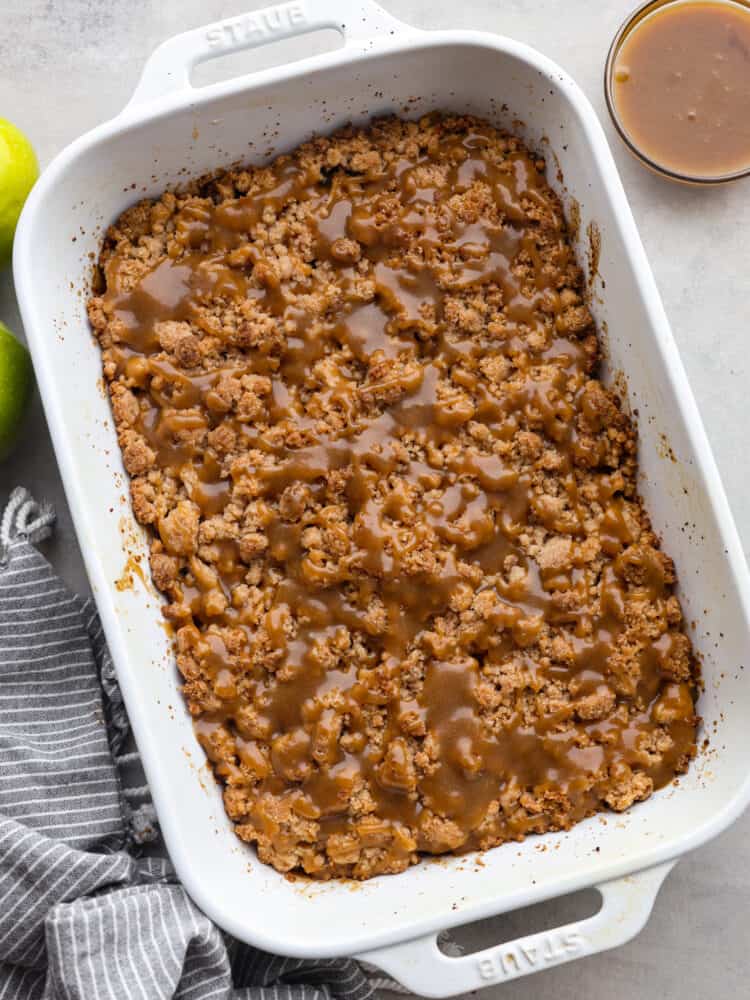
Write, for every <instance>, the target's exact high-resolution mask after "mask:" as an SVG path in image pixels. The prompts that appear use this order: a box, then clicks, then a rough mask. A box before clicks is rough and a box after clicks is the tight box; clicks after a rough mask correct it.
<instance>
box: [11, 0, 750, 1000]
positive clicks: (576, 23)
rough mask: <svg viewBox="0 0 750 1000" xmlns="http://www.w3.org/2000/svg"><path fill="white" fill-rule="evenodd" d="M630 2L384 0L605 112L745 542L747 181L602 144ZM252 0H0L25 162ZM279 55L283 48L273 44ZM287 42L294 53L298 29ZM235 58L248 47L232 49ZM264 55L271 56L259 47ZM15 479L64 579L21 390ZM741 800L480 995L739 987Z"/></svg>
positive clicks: (744, 900)
mask: <svg viewBox="0 0 750 1000" xmlns="http://www.w3.org/2000/svg"><path fill="white" fill-rule="evenodd" d="M631 2H632V0H601V2H598V3H593V2H592V0H505V2H503V3H498V2H495V0H463V2H462V3H460V4H456V3H454V2H452V0H386V6H388V8H389V9H390V11H391V12H392V13H393V14H394V15H396V16H397V17H400V18H401V19H402V20H404V21H406V22H409V23H412V24H415V25H418V26H420V27H424V28H457V27H461V28H476V29H483V30H486V31H494V32H500V33H503V34H508V35H511V36H513V37H515V38H517V39H520V40H523V41H526V42H528V43H530V44H531V45H533V46H534V47H536V48H538V49H540V50H541V51H542V52H544V53H545V54H547V55H548V56H550V57H552V58H553V59H555V60H557V61H558V62H559V63H560V64H561V65H562V66H563V67H565V68H566V69H567V70H568V71H569V72H570V73H571V74H572V76H573V77H574V78H575V79H576V80H577V81H578V83H579V84H581V86H582V87H583V89H584V90H585V91H586V93H587V94H588V96H589V97H590V99H591V100H592V101H593V103H594V106H595V108H596V110H597V112H598V113H599V115H600V117H601V118H602V120H603V121H604V124H605V128H606V130H607V133H608V136H609V137H610V141H611V144H612V146H613V149H614V153H615V158H616V159H617V162H618V166H619V169H620V171H621V174H622V178H623V181H624V184H625V188H626V191H627V193H628V196H629V198H630V202H631V204H632V207H633V211H634V213H635V217H636V222H637V223H638V226H639V228H640V232H641V236H642V238H643V241H644V243H645V246H646V251H647V253H648V255H649V257H650V259H651V263H652V265H653V269H654V272H655V274H656V280H657V283H658V285H659V288H660V291H661V294H662V296H663V299H664V303H665V306H666V310H667V313H668V315H669V318H670V320H671V323H672V327H673V330H674V334H675V337H676V339H677V343H678V345H679V348H680V351H681V353H682V357H683V360H684V362H685V365H686V368H687V372H688V377H689V379H690V382H691V384H692V387H693V390H694V392H695V395H696V397H697V400H698V405H699V408H700V410H701V413H702V415H703V419H704V421H705V424H706V428H707V431H708V435H709V438H710V440H711V444H712V445H713V448H714V453H715V455H716V459H717V462H718V465H719V469H720V471H721V474H722V477H723V480H724V484H725V486H726V490H727V493H728V495H729V501H730V504H731V506H732V508H733V511H734V515H735V517H736V519H737V523H738V527H739V532H740V536H741V537H742V540H743V543H744V545H745V547H746V551H747V546H748V545H749V544H750V495H748V494H747V493H746V487H747V484H748V481H749V478H748V469H747V466H746V456H747V452H748V449H747V443H746V434H747V427H746V420H747V417H746V411H745V405H746V404H745V400H746V398H747V379H748V371H749V369H750V349H749V348H750V294H749V291H750V287H749V285H748V277H747V262H748V235H747V234H748V229H749V228H750V225H749V224H750V180H746V181H740V182H737V183H735V184H734V185H730V186H727V187H721V188H716V189H712V190H700V189H696V188H690V187H680V186H677V185H673V184H670V183H668V182H666V181H663V180H661V179H659V178H658V177H656V176H653V175H651V174H650V173H648V172H647V171H646V170H645V169H643V168H642V167H641V166H640V165H639V164H637V163H636V162H634V161H633V160H632V159H631V158H630V157H629V155H628V154H627V153H626V152H625V150H624V149H623V147H622V146H621V145H620V144H619V142H618V140H617V137H616V135H615V133H614V130H613V128H612V127H611V124H610V122H609V119H608V117H607V112H606V109H605V105H604V99H603V95H602V68H603V64H604V59H605V56H606V51H607V47H608V45H609V41H610V39H611V37H612V35H613V33H614V31H615V29H616V28H617V26H618V25H619V23H620V22H621V21H622V20H623V18H624V17H625V16H626V14H627V13H628V11H629V9H630V7H631ZM262 5H263V4H261V3H257V2H253V0H225V2H223V0H180V2H179V3H178V2H176V0H166V2H162V0H108V2H101V0H24V3H12V2H10V0H0V116H5V117H8V118H11V119H12V120H13V121H15V122H16V123H17V124H18V125H19V126H20V127H21V128H22V129H24V130H25V131H26V132H27V133H28V134H29V136H30V137H31V139H32V141H33V142H34V145H35V147H36V149H37V151H38V153H39V156H40V160H41V162H42V164H44V163H46V162H48V161H49V160H50V159H51V157H52V156H54V154H55V153H57V152H58V150H60V149H61V148H62V147H63V146H64V145H66V144H67V143H68V142H69V141H70V140H72V139H73V138H75V137H76V136H77V135H79V134H80V133H81V132H84V131H86V130H87V129H89V128H91V127H92V126H94V125H96V124H98V123H99V122H101V121H103V120H104V119H107V118H110V117H112V116H113V115H114V114H116V113H117V112H118V111H119V110H120V108H121V107H122V106H123V105H124V104H125V103H126V101H127V99H128V97H129V96H130V93H131V91H132V90H133V87H134V85H135V82H136V80H137V77H138V74H139V71H140V68H141V66H142V64H143V62H144V60H145V58H146V56H147V55H148V53H149V52H150V51H151V50H152V49H153V48H154V47H155V46H156V45H157V44H158V43H159V42H160V41H162V40H163V39H164V38H167V37H168V36H170V35H172V34H175V33H177V32H179V31H182V30H185V29H187V28H190V27H194V26H197V25H199V24H202V23H206V22H207V21H210V20H215V19H217V18H220V17H227V16H230V15H233V14H238V13H242V12H243V11H245V10H248V9H254V8H257V7H260V6H262ZM283 44H284V45H285V48H284V50H283V53H280V54H279V56H278V57H277V58H278V59H279V60H282V59H288V58H289V57H290V56H291V55H292V53H293V48H292V45H291V44H289V43H283ZM296 44H297V51H305V50H307V51H310V48H309V45H305V46H304V48H302V49H301V50H300V46H299V43H296ZM233 58H234V60H235V62H234V69H235V70H237V68H238V67H239V66H244V67H245V70H244V71H249V70H250V69H251V68H253V66H256V65H257V64H258V60H259V57H258V56H257V55H256V54H254V53H245V54H244V55H243V56H241V57H233ZM260 58H262V60H263V65H269V64H270V63H271V61H272V60H273V54H272V53H270V52H264V53H263V55H262V57H260ZM0 318H1V319H2V320H3V321H4V322H6V323H7V324H8V325H9V326H10V327H11V328H12V329H14V330H16V331H18V332H20V320H19V317H18V313H17V309H16V305H15V298H14V294H13V287H12V282H11V277H10V273H9V272H4V273H2V274H0ZM18 484H23V485H25V486H27V487H28V488H29V489H30V490H31V491H32V492H33V493H34V495H35V496H36V497H37V498H40V499H41V498H44V499H48V500H51V501H52V502H53V503H54V504H55V505H56V507H57V512H58V528H57V532H56V536H55V538H54V539H53V540H52V541H50V542H48V543H46V546H47V548H46V551H47V553H48V555H49V557H50V558H51V560H52V562H53V563H54V564H55V566H56V567H57V569H58V570H59V572H60V573H61V574H62V576H63V577H64V578H65V579H66V580H67V581H68V582H69V583H70V584H71V585H72V586H73V587H75V588H77V589H78V590H79V591H83V590H86V589H87V587H88V585H87V582H86V575H85V571H84V569H83V565H82V562H81V557H80V553H79V551H78V547H77V544H76V540H75V536H74V533H73V528H72V525H71V521H70V515H69V513H68V510H67V506H66V503H65V497H64V495H63V490H62V485H61V483H60V479H59V475H58V472H57V467H56V463H55V458H54V454H53V451H52V446H51V444H50V439H49V434H48V432H47V428H46V424H45V420H44V416H43V414H42V410H41V406H40V404H39V402H38V400H35V402H34V407H33V412H32V414H31V417H30V420H29V423H28V426H27V429H26V435H25V438H24V442H23V444H22V445H21V447H20V448H19V449H18V451H17V452H16V454H15V456H14V457H13V458H12V459H11V460H10V461H9V462H7V463H5V464H3V465H2V466H0V504H2V503H3V502H4V500H5V498H6V496H7V494H8V493H9V492H10V490H11V489H12V488H13V486H15V485H18ZM573 905H574V904H573V903H571V902H565V901H557V902H551V903H547V904H543V906H542V907H540V908H537V909H538V910H539V913H537V914H535V915H534V917H533V918H531V919H530V916H529V915H527V914H520V915H519V914H516V915H513V916H512V917H510V918H504V919H502V920H498V921H495V922H494V926H493V927H487V926H484V927H482V928H481V929H479V930H477V929H475V930H473V931H471V932H469V939H470V940H473V941H475V942H476V944H477V945H478V944H480V943H481V945H483V946H487V945H489V944H491V943H497V942H499V941H501V940H502V939H503V937H505V938H506V939H508V938H510V937H512V936H515V934H517V933H519V932H526V931H530V930H537V929H541V927H542V926H548V927H552V926H555V925H556V924H558V923H560V922H561V921H564V920H565V919H569V918H570V915H571V912H573V911H571V906H573ZM749 944H750V815H746V816H745V817H743V818H742V819H741V820H739V821H738V822H737V823H736V824H735V826H734V827H733V828H732V829H730V830H729V831H728V832H727V833H725V834H723V835H722V836H721V837H719V838H718V839H716V840H715V841H713V842H712V843H710V844H709V845H708V846H706V847H703V848H702V849H700V850H698V851H696V852H695V853H694V854H693V855H691V856H690V857H687V858H684V859H683V860H681V861H680V862H679V864H678V865H677V867H676V868H675V870H674V871H673V873H672V874H671V875H670V876H669V877H668V879H667V881H666V883H665V885H664V888H663V889H662V891H661V893H660V894H659V897H658V899H657V902H656V906H655V909H654V912H653V915H652V917H651V919H650V921H649V923H648V925H647V927H646V929H645V930H644V931H643V932H642V933H641V934H640V936H639V937H637V938H636V939H635V940H634V941H632V942H631V943H630V944H628V945H625V946H624V947H622V948H620V949H619V950H617V951H613V952H609V953H605V954H603V955H599V956H597V957H595V958H591V959H584V960H582V961H579V962H575V963H572V964H570V965H567V966H563V967H561V968H558V969H552V970H549V971H547V972H543V973H540V974H538V975H536V976H533V977H531V978H529V979H525V980H519V981H517V982H515V983H510V984H507V985H504V986H496V987H490V988H489V989H488V990H487V991H486V993H485V995H486V996H487V997H488V998H489V997H492V998H497V1000H521V998H523V1000H531V998H540V1000H542V998H547V997H549V998H553V997H554V998H555V1000H572V998H576V1000H589V998H591V1000H593V998H594V997H596V998H604V1000H633V998H636V997H638V998H643V1000H657V998H659V1000H678V998H679V1000H704V998H705V997H706V996H707V995H714V996H716V997H721V998H723V997H730V996H732V995H735V996H737V997H742V996H747V995H748V984H747V978H748V973H750V950H749V949H748V945H749Z"/></svg>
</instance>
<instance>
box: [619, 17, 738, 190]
mask: <svg viewBox="0 0 750 1000" xmlns="http://www.w3.org/2000/svg"><path fill="white" fill-rule="evenodd" d="M604 86H605V95H606V99H607V106H608V108H609V111H610V114H611V115H612V120H613V121H614V124H615V126H616V128H617V130H618V132H619V133H620V137H621V138H622V139H623V141H624V142H625V144H626V145H627V146H628V147H629V149H630V150H631V152H633V153H634V154H635V155H636V156H637V157H638V158H639V159H640V160H641V161H642V162H643V163H644V164H645V165H646V166H648V167H651V168H652V169H653V170H655V171H657V172H658V173H660V174H663V175H664V176H667V177H670V178H673V179H675V180H681V181H687V182H692V183H699V184H715V183H721V182H724V181H729V180H734V179H736V178H738V177H743V176H745V175H747V174H748V173H750V4H749V3H747V2H745V0H650V2H648V3H646V4H644V5H643V6H642V7H639V8H638V9H637V10H636V11H635V12H634V13H633V14H632V15H631V16H630V17H629V18H628V20H627V21H626V22H625V23H624V24H623V26H622V27H621V28H620V30H619V31H618V33H617V35H616V36H615V38H614V41H613V42H612V46H611V48H610V51H609V55H608V57H607V64H606V69H605V79H604Z"/></svg>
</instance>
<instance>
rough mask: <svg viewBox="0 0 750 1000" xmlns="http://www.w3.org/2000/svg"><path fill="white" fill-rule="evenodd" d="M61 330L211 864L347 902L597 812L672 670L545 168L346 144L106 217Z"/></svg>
mask: <svg viewBox="0 0 750 1000" xmlns="http://www.w3.org/2000/svg"><path fill="white" fill-rule="evenodd" d="M97 280H98V282H99V286H98V288H97V293H98V294H96V296H95V297H94V298H93V299H92V300H91V301H90V303H89V315H90V318H91V322H92V324H93V327H94V330H95V331H96V334H97V336H98V338H99V341H100V343H101V348H102V357H103V366H104V374H105V376H106V380H107V382H108V385H109V392H110V396H111V401H112V409H113V412H114V416H115V421H116V426H117V434H118V439H119V442H120V445H121V448H122V456H123V461H124V465H125V468H126V469H127V471H128V473H129V475H130V488H131V495H132V502H133V509H134V511H135V516H136V517H137V519H138V520H139V521H140V523H141V524H144V525H148V527H149V528H150V530H151V536H152V541H151V556H150V560H151V571H152V574H153V579H154V582H155V584H156V586H157V587H158V588H159V589H160V590H161V591H162V592H163V593H164V594H165V595H166V600H167V602H168V603H166V606H165V607H164V614H165V616H166V617H167V619H168V620H169V621H170V622H171V623H173V625H174V628H175V630H176V646H177V663H178V666H179V670H180V671H181V673H182V676H183V678H184V687H183V691H184V695H185V698H186V700H187V704H188V706H189V709H190V712H191V714H192V715H193V717H194V719H195V726H196V730H197V733H198V737H199V739H200V741H201V743H202V745H203V746H204V747H205V750H206V753H207V755H208V757H209V759H210V761H211V762H212V766H213V769H214V772H215V774H216V776H217V778H218V780H219V781H220V782H221V783H222V785H223V793H224V803H225V806H226V810H227V813H228V814H229V816H230V818H231V819H232V821H233V822H234V825H235V828H236V831H237V834H238V835H239V836H240V837H241V838H242V839H243V840H246V841H249V842H252V843H255V844H257V849H258V853H259V856H260V858H261V859H262V860H263V861H265V862H268V863H269V864H271V865H273V866H274V867H275V868H277V869H279V870H280V871H284V872H291V871H298V872H306V873H307V874H309V875H311V876H314V877H316V878H331V877H344V876H347V877H354V878H358V879H364V878H368V877H370V876H373V875H377V874H380V873H387V872H399V871H402V870H403V869H405V868H406V867H407V866H409V865H411V864H414V863H415V862H416V861H418V860H419V856H420V852H424V853H428V854H439V853H443V852H463V851H467V850H472V849H485V848H489V847H492V846H494V845H497V844H500V843H502V842H503V841H508V840H520V839H521V838H523V837H524V836H526V835H527V834H529V833H540V832H542V831H546V830H560V829H565V828H568V827H570V826H571V825H572V824H573V823H575V822H577V821H578V820H581V819H582V818H584V817H586V816H590V815H591V814H593V813H595V812H597V811H598V810H602V809H606V808H609V809H614V810H617V811H620V810H624V809H627V808H628V807H629V806H630V805H631V804H632V803H634V802H637V801H639V800H642V799H645V798H647V797H648V796H649V795H650V794H651V793H652V791H653V790H654V789H656V788H659V787H660V786H663V785H664V784H666V783H668V782H669V781H670V780H671V779H672V778H673V777H674V776H675V774H677V773H679V772H681V771H684V770H685V769H686V768H687V766H688V763H689V761H690V759H691V757H692V756H693V754H694V753H695V734H696V725H697V721H698V720H697V717H696V714H695V704H694V703H695V697H696V690H697V671H696V665H695V659H694V656H693V653H692V650H691V644H690V641H689V639H688V638H687V637H686V635H685V631H684V629H683V623H682V614H681V610H680V604H679V602H678V599H677V597H676V596H675V594H674V593H673V586H674V583H675V574H674V568H673V564H672V562H671V560H670V558H669V557H668V556H667V555H666V554H665V553H663V552H662V551H661V550H660V546H659V540H658V539H657V537H656V536H655V534H654V532H653V531H652V529H651V526H650V523H649V518H648V514H647V513H646V511H645V510H644V507H643V503H642V501H641V499H640V497H639V495H638V491H637V486H636V479H637V462H636V433H635V429H634V427H633V424H632V423H631V421H630V420H629V418H628V417H627V415H626V414H625V413H624V412H623V410H622V408H621V405H620V401H619V400H618V398H617V396H616V395H614V394H613V392H611V391H610V390H608V389H606V388H604V387H603V385H602V384H601V382H600V381H599V380H598V379H597V365H598V343H597V336H596V331H595V328H594V325H593V321H592V317H591V314H590V312H589V310H588V308H587V306H586V304H585V302H584V300H583V277H582V273H581V270H580V269H579V267H578V266H577V264H576V261H575V257H574V253H573V250H572V247H571V238H570V234H569V232H568V229H567V227H566V222H565V218H564V216H563V212H562V208H561V205H560V202H559V200H558V198H557V197H556V195H555V194H554V193H553V192H552V190H551V189H550V187H549V186H548V184H547V183H546V180H545V175H544V163H543V161H542V160H541V159H540V158H539V157H538V156H536V155H534V154H533V153H530V152H529V151H528V150H527V149H526V148H525V147H524V146H523V145H522V144H521V142H520V141H519V140H518V139H516V138H513V137H512V136H510V135H507V134H504V133H502V132H499V131H497V130H496V129H494V128H492V127H490V126H489V125H488V124H487V123H485V122H482V121H479V120H477V119H474V118H470V117H446V116H441V115H431V116H428V117H427V118H424V119H422V120H421V121H419V122H407V121H402V120H399V119H397V118H389V119H383V120H378V121H374V122H373V123H372V125H371V127H370V128H368V129H365V130H360V129H355V128H352V127H347V128H344V129H342V130H341V131H339V132H337V133H336V134H334V135H332V136H330V137H328V138H315V139H313V140H312V141H310V142H307V143H305V144H304V145H302V146H300V147H299V148H298V149H297V150H295V151H294V152H293V153H291V154H290V155H285V156H280V157H279V158H278V159H276V160H275V162H273V163H271V164H270V165H268V166H255V167H253V166H249V167H247V168H244V169H236V170H231V171H229V172H225V173H222V174H219V175H216V176H211V177H208V178H203V179H201V180H200V181H197V182H195V183H194V184H193V185H192V186H190V187H188V188H186V189H184V190H181V191H176V192H167V193H166V194H164V195H163V196H162V197H161V198H158V199H156V200H145V201H141V202H140V203H139V204H136V205H134V206H133V207H132V208H130V209H128V210H127V211H126V212H124V213H123V215H122V216H121V217H120V218H119V219H118V220H117V221H116V222H115V223H114V225H112V226H111V227H110V229H109V231H108V233H107V235H106V239H105V242H104V247H103V249H102V253H101V259H100V265H99V271H98V277H97Z"/></svg>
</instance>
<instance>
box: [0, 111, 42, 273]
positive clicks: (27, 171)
mask: <svg viewBox="0 0 750 1000" xmlns="http://www.w3.org/2000/svg"><path fill="white" fill-rule="evenodd" d="M38 176H39V164H38V163H37V159H36V153H35V152H34V149H33V147H32V145H31V143H30V142H29V140H28V139H27V138H26V136H25V135H24V134H23V132H22V131H21V130H20V129H18V128H16V126H15V125H14V124H13V123H12V122H9V121H7V120H6V119H5V118H0V267H3V266H5V265H6V264H9V263H10V257H11V250H12V249H13V236H14V234H15V231H16V223H17V222H18V217H19V215H20V214H21V209H22V208H23V203H24V202H25V201H26V198H27V196H28V193H29V191H31V189H32V187H33V186H34V182H35V181H36V179H37V177H38Z"/></svg>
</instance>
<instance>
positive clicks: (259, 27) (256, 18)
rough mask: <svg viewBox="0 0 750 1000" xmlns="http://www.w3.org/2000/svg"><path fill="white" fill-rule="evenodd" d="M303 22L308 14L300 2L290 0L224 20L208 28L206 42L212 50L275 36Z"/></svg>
mask: <svg viewBox="0 0 750 1000" xmlns="http://www.w3.org/2000/svg"><path fill="white" fill-rule="evenodd" d="M306 23H307V16H306V14H305V10H304V7H303V6H302V4H300V3H290V4H286V5H285V6H282V7H274V8H273V9H271V10H265V11H259V12H258V13H257V14H246V15H244V16H243V17H238V18H236V19H235V20H234V21H227V22H225V23H224V24H222V25H220V26H219V27H217V28H212V29H211V30H210V31H207V32H206V41H207V42H208V44H209V45H210V46H211V48H212V49H225V48H231V47H232V46H234V45H242V44H243V43H247V42H262V41H266V40H268V39H271V38H273V37H274V36H275V35H285V34H286V33H287V32H288V31H291V30H292V29H293V28H298V27H300V26H301V25H304V24H306Z"/></svg>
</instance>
